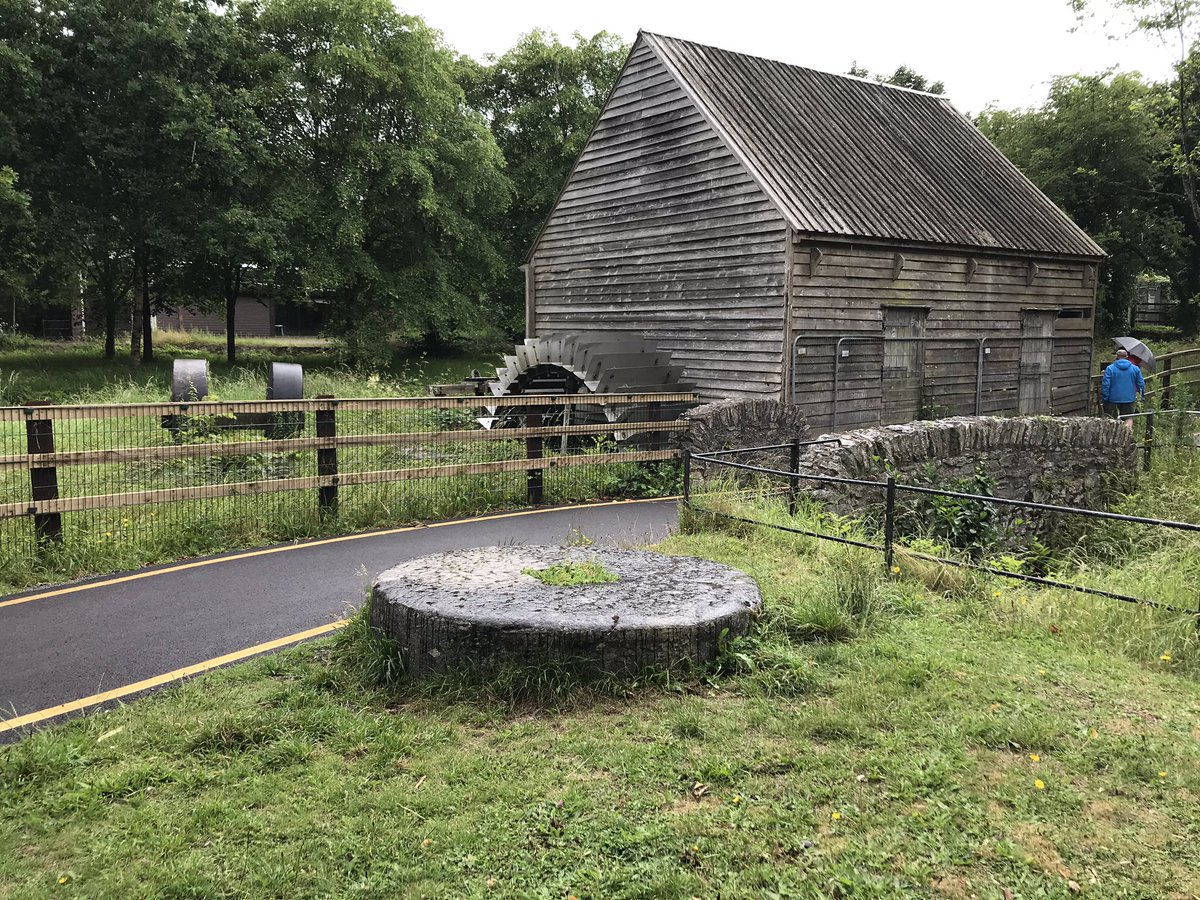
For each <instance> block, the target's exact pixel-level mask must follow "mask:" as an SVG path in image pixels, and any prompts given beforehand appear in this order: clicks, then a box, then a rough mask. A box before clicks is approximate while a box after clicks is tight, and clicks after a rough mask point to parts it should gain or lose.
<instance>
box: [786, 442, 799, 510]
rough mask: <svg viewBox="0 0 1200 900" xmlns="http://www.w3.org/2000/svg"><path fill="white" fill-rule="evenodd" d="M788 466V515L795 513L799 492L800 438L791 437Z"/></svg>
mask: <svg viewBox="0 0 1200 900" xmlns="http://www.w3.org/2000/svg"><path fill="white" fill-rule="evenodd" d="M789 463H790V467H789V468H788V471H789V472H791V475H790V476H789V477H788V515H789V516H794V515H795V514H796V500H797V497H798V495H799V493H800V438H792V446H791V457H790V459H789Z"/></svg>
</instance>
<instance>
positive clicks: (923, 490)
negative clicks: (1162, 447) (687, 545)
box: [683, 438, 1200, 627]
mask: <svg viewBox="0 0 1200 900" xmlns="http://www.w3.org/2000/svg"><path fill="white" fill-rule="evenodd" d="M838 442H839V441H838V439H836V438H833V439H821V440H817V441H793V442H792V443H790V444H780V445H775V446H770V447H747V448H739V449H733V450H722V451H719V452H716V453H688V452H685V454H684V457H683V502H684V504H685V505H686V506H687V507H688V508H689V509H692V510H697V511H700V512H704V513H707V514H709V515H714V516H718V517H720V518H724V519H727V520H730V521H736V522H742V523H746V524H750V525H758V526H761V527H764V528H771V529H774V530H776V531H782V532H787V533H790V534H797V535H803V536H805V537H811V538H817V539H820V540H826V541H831V542H834V543H838V544H844V545H849V546H852V547H860V548H863V549H865V550H872V551H875V552H878V553H881V554H882V555H883V562H884V565H885V566H886V568H887V570H888V571H889V572H891V571H892V567H893V565H894V559H895V553H896V549H897V547H900V549H902V551H903V552H904V553H905V554H906V555H907V556H909V557H912V558H915V559H920V560H923V561H925V562H931V563H938V564H941V565H947V566H952V567H955V568H961V569H968V570H972V571H976V572H982V573H986V574H989V575H994V576H998V577H1001V578H1007V579H1011V580H1014V581H1022V582H1026V583H1029V584H1036V585H1039V586H1041V587H1048V588H1056V589H1059V590H1065V591H1072V592H1075V593H1080V594H1090V595H1092V596H1096V597H1104V598H1107V599H1111V600H1120V601H1123V602H1125V603H1135V604H1138V605H1141V606H1147V607H1151V608H1154V609H1161V610H1166V611H1168V612H1173V613H1180V614H1185V615H1195V616H1196V617H1197V626H1198V627H1200V603H1198V605H1197V606H1195V607H1193V608H1191V609H1184V608H1181V607H1179V606H1175V605H1172V604H1169V603H1164V602H1162V601H1159V600H1156V599H1153V598H1147V597H1137V596H1133V595H1131V594H1125V593H1121V592H1119V591H1113V590H1108V589H1106V588H1098V587H1091V586H1089V585H1083V584H1077V583H1074V582H1070V581H1062V580H1059V579H1054V578H1047V577H1043V576H1041V575H1031V574H1028V573H1024V572H1013V571H1009V570H1007V569H1002V568H998V567H996V566H991V565H987V564H985V563H982V562H972V561H970V560H966V559H960V558H954V557H951V556H938V555H934V554H930V553H923V552H920V551H918V550H914V549H912V548H910V547H905V546H903V545H900V544H899V543H898V542H897V539H896V522H897V498H898V497H899V496H901V495H903V494H912V495H923V496H932V497H943V498H948V499H954V500H964V501H969V502H974V503H981V504H995V505H999V506H1007V507H1012V508H1014V509H1028V510H1036V511H1038V512H1042V513H1053V514H1061V515H1069V516H1077V517H1081V518H1090V519H1099V520H1105V521H1112V522H1121V523H1126V524H1133V525H1144V526H1148V527H1153V528H1162V529H1168V530H1174V531H1181V532H1190V533H1200V524H1195V523H1192V522H1177V521H1174V520H1171V519H1156V518H1152V517H1149V516H1133V515H1127V514H1124V513H1114V512H1106V511H1104V510H1096V509H1087V508H1082V507H1074V506H1061V505H1057V504H1053V503H1039V502H1035V501H1032V500H1015V499H1011V498H1007V497H996V496H993V495H990V494H976V493H968V492H963V491H949V490H942V489H940V488H933V487H925V486H921V485H915V484H907V483H904V482H901V481H897V479H896V478H895V476H892V475H888V476H887V478H886V479H884V480H872V479H863V478H844V477H839V476H834V475H818V474H815V473H812V472H803V471H800V453H801V450H802V448H804V447H806V446H812V445H815V444H828V443H838ZM783 449H789V450H790V461H791V466H790V470H784V469H777V468H772V467H770V466H762V465H754V464H752V463H744V462H737V461H735V460H731V459H729V457H731V456H737V455H739V454H740V455H745V454H749V453H754V452H762V451H772V450H776V451H777V450H783ZM697 463H702V464H703V465H705V466H710V465H711V466H717V467H723V468H726V469H730V470H732V471H735V472H744V473H750V474H754V475H759V476H763V477H765V478H767V479H780V480H786V487H781V488H780V489H779V490H778V491H773V492H772V493H776V494H778V493H786V495H787V505H788V513H789V515H790V516H794V515H795V514H796V510H797V504H798V500H799V496H800V492H801V487H800V486H801V483H802V482H809V483H814V484H825V485H835V486H848V485H850V486H857V487H865V488H868V489H871V490H878V491H879V492H880V494H881V498H882V501H883V516H882V528H881V531H882V540H881V542H879V543H872V542H870V541H863V540H857V539H855V538H850V537H846V536H845V535H835V534H829V533H827V532H820V531H815V530H812V529H807V528H799V527H796V526H794V525H784V524H780V523H777V522H766V521H762V520H761V519H753V518H750V517H748V516H743V515H737V514H734V513H731V512H728V511H726V510H720V509H713V508H709V507H705V506H703V505H699V504H697V503H696V492H695V488H694V484H693V482H694V473H695V468H696V464H697Z"/></svg>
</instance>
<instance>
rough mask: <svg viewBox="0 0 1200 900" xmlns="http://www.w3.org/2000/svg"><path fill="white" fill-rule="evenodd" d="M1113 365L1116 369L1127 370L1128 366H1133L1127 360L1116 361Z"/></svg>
mask: <svg viewBox="0 0 1200 900" xmlns="http://www.w3.org/2000/svg"><path fill="white" fill-rule="evenodd" d="M1115 365H1116V367H1117V368H1118V369H1128V368H1129V367H1130V366H1132V365H1133V363H1131V362H1130V361H1129V360H1127V359H1118V360H1117V361H1116V363H1115Z"/></svg>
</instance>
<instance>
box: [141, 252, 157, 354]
mask: <svg viewBox="0 0 1200 900" xmlns="http://www.w3.org/2000/svg"><path fill="white" fill-rule="evenodd" d="M152 318H153V317H152V315H151V303H150V272H149V270H148V268H147V266H146V254H145V253H143V254H142V363H143V364H144V363H152V362H154V334H153V329H152V328H151V327H150V326H151V319H152Z"/></svg>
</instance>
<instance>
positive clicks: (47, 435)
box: [25, 400, 62, 544]
mask: <svg viewBox="0 0 1200 900" xmlns="http://www.w3.org/2000/svg"><path fill="white" fill-rule="evenodd" d="M50 405H52V404H51V403H50V401H48V400H43V401H41V402H39V403H31V404H29V406H30V407H34V406H38V407H46V406H50ZM32 412H33V411H32V409H30V408H29V407H26V410H25V416H26V418H25V439H26V444H27V447H28V450H29V452H30V453H31V454H34V453H53V452H54V420H53V419H35V418H33V415H32ZM29 483H30V487H31V488H32V489H33V499H34V502H37V501H38V500H57V499H58V469H56V468H55V467H54V466H40V467H38V468H36V469H30V470H29ZM33 528H34V531H35V532H36V533H37V540H38V543H39V544H44V543H46V542H47V541H59V542H61V541H62V513H57V512H52V513H34V514H33Z"/></svg>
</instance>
